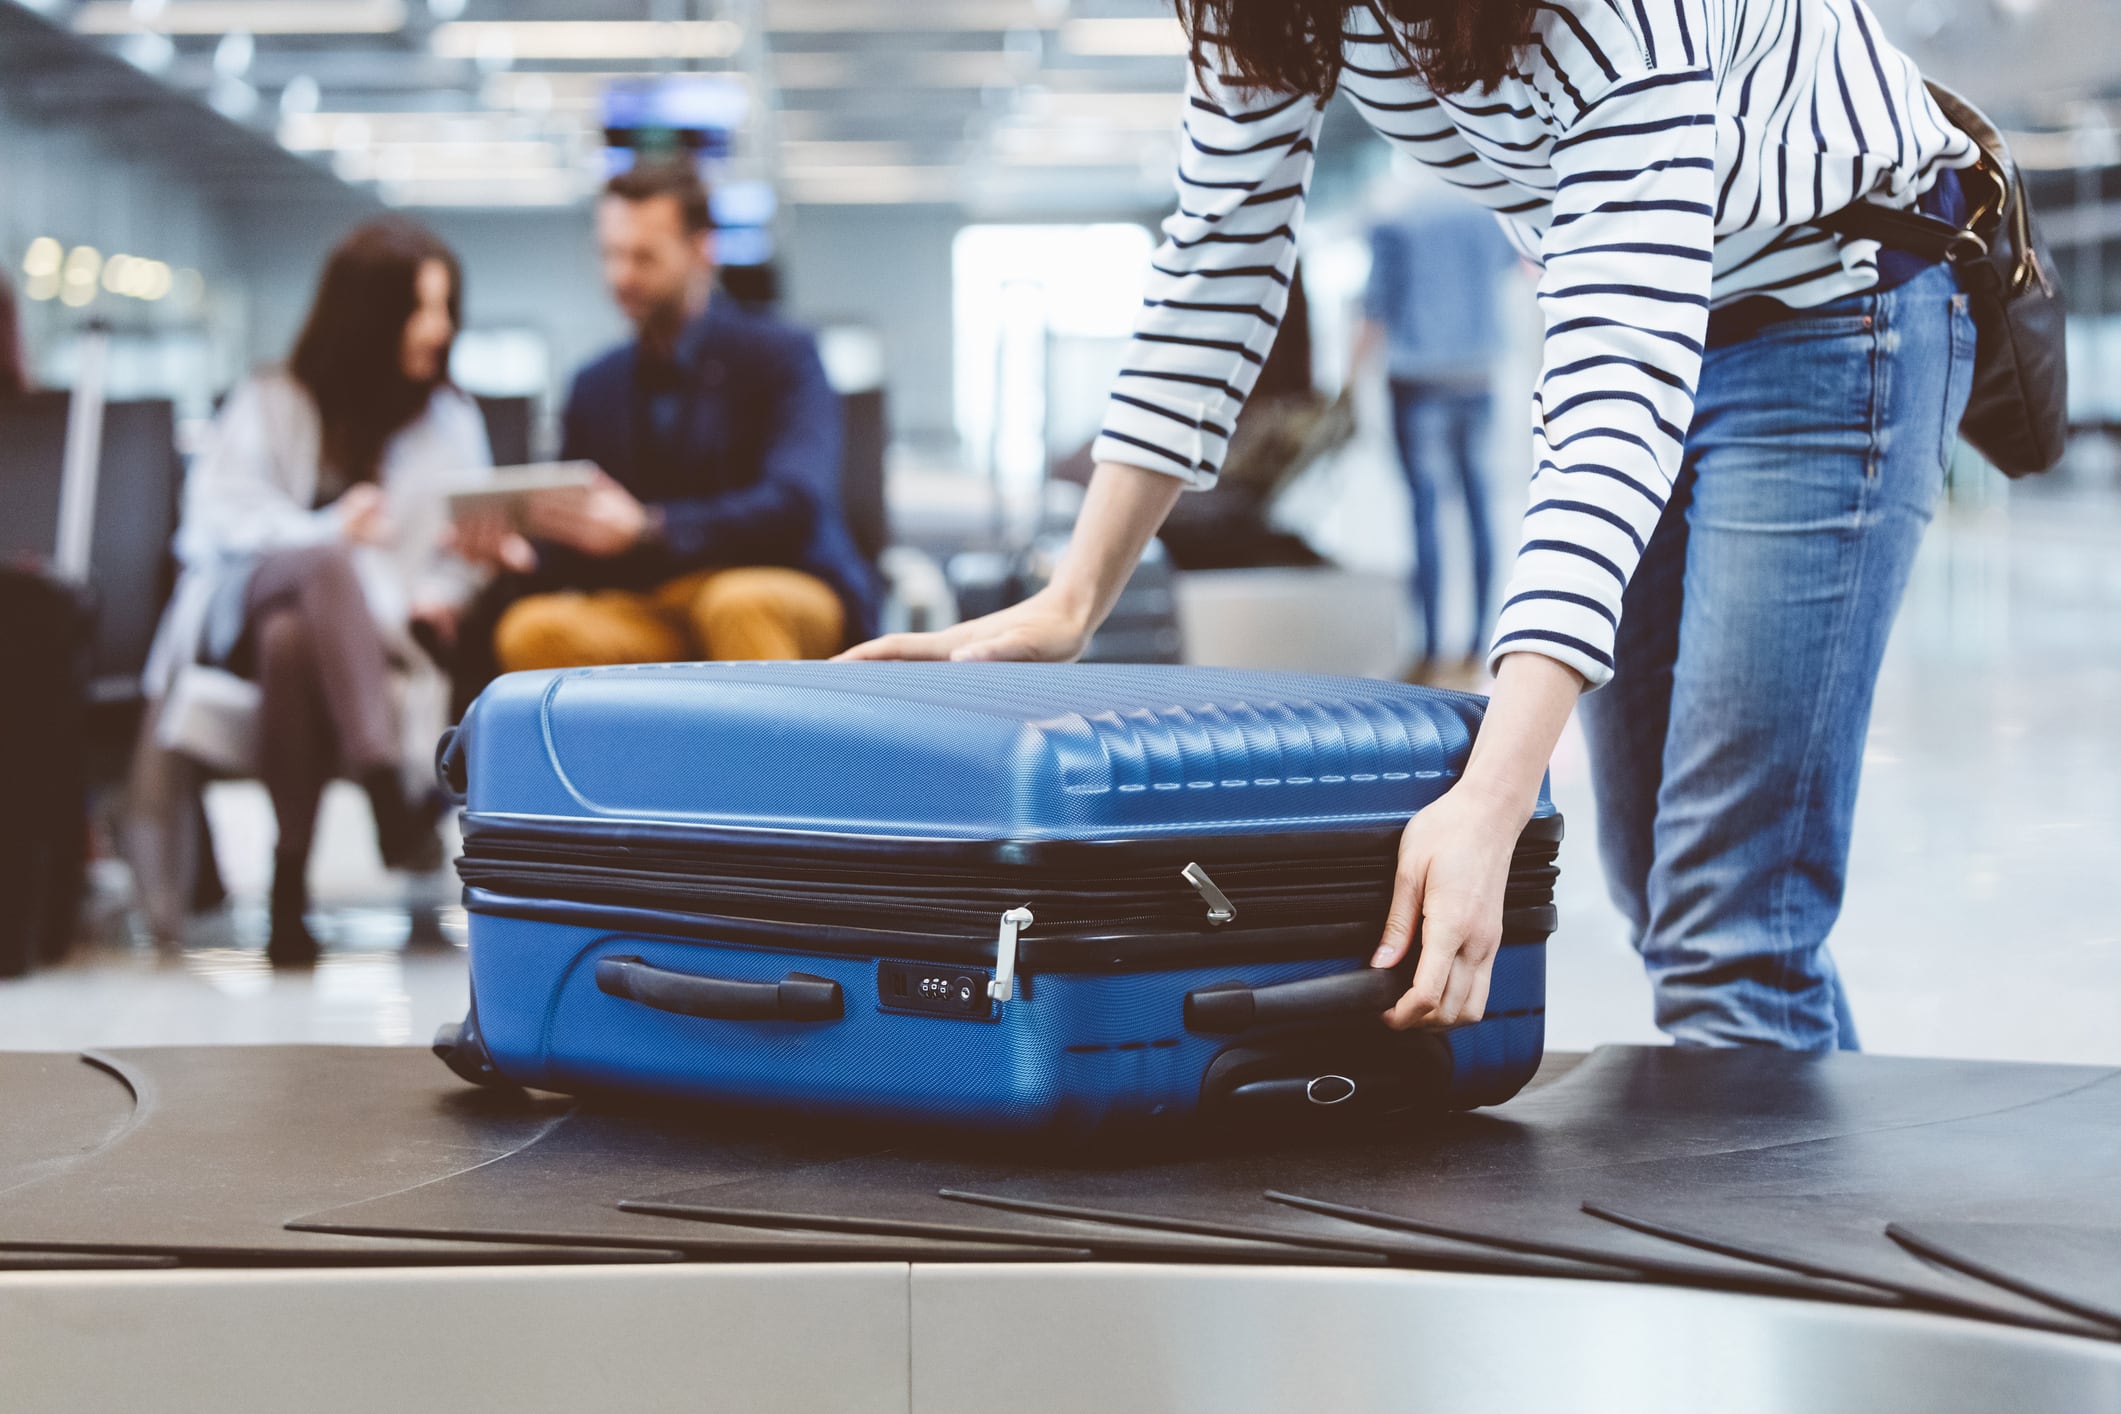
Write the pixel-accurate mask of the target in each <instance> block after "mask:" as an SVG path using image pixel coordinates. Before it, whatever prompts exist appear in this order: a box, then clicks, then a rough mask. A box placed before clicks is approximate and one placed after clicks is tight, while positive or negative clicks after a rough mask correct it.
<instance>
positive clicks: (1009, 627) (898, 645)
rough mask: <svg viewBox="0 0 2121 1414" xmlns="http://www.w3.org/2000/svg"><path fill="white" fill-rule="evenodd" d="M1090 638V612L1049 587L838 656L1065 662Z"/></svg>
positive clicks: (861, 645)
mask: <svg viewBox="0 0 2121 1414" xmlns="http://www.w3.org/2000/svg"><path fill="white" fill-rule="evenodd" d="M1089 641H1090V626H1089V621H1088V616H1087V615H1086V614H1084V613H1083V612H1082V610H1081V609H1080V608H1079V607H1076V606H1074V605H1071V604H1069V603H1068V602H1067V601H1066V600H1064V599H1063V598H1062V597H1061V596H1060V595H1058V594H1055V593H1054V592H1053V591H1052V590H1050V589H1047V590H1041V591H1039V592H1038V593H1037V594H1034V595H1032V596H1031V597H1030V598H1029V599H1026V600H1024V602H1023V603H1021V604H1011V605H1010V606H1009V607H1008V608H1006V609H1002V610H999V611H998V612H996V613H992V614H987V615H984V616H982V617H980V618H976V619H967V620H966V621H965V622H963V623H961V624H957V625H955V626H954V627H951V628H946V629H942V630H940V631H938V632H935V633H888V634H885V635H884V636H883V637H882V638H873V639H871V640H869V642H867V643H859V644H856V645H855V646H854V647H852V648H850V649H848V650H847V651H846V652H844V653H842V654H840V657H841V659H843V660H847V661H861V660H868V659H877V658H918V659H926V660H929V661H945V660H947V661H950V662H956V663H1066V662H1071V661H1073V660H1074V659H1076V658H1079V657H1081V656H1082V652H1083V645H1084V644H1086V643H1088V642H1089Z"/></svg>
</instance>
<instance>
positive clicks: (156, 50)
mask: <svg viewBox="0 0 2121 1414" xmlns="http://www.w3.org/2000/svg"><path fill="white" fill-rule="evenodd" d="M118 57H120V58H122V59H123V60H125V62H126V63H128V64H130V65H132V66H133V67H134V68H136V69H138V70H139V71H140V72H141V73H143V74H159V73H161V72H162V71H163V70H164V69H166V68H168V67H169V66H170V63H171V61H172V60H174V59H175V58H176V57H177V46H176V45H174V44H172V43H170V39H169V36H168V35H166V34H156V33H155V32H153V31H152V30H142V31H140V32H139V33H138V34H128V35H126V36H125V37H124V38H123V39H121V40H119V41H118Z"/></svg>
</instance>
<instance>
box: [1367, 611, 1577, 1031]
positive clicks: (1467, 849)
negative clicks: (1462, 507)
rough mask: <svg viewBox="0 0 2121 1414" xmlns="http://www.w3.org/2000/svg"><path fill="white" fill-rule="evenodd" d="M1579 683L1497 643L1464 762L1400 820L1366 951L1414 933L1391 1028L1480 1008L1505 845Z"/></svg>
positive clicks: (1510, 846) (1510, 843)
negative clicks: (1387, 895)
mask: <svg viewBox="0 0 2121 1414" xmlns="http://www.w3.org/2000/svg"><path fill="white" fill-rule="evenodd" d="M1582 691H1583V679H1582V678H1581V677H1579V676H1578V675H1577V673H1576V670H1575V669H1573V668H1570V667H1568V666H1567V665H1565V664H1563V663H1560V662H1557V661H1556V660H1555V659H1552V658H1547V657H1543V656H1541V655H1540V654H1538V653H1508V654H1505V655H1504V656H1503V659H1502V663H1501V665H1500V666H1499V667H1498V668H1497V670H1496V673H1495V690H1494V691H1493V692H1492V693H1491V694H1490V695H1489V697H1488V710H1487V715H1486V716H1485V717H1484V718H1483V719H1482V720H1481V724H1480V732H1479V735H1477V736H1476V737H1475V738H1474V740H1473V752H1472V755H1471V756H1469V757H1468V758H1467V760H1466V767H1465V773H1464V774H1463V775H1462V776H1461V777H1460V778H1459V781H1458V784H1457V785H1455V786H1453V787H1451V789H1449V790H1447V791H1445V792H1444V793H1443V795H1442V796H1441V797H1440V798H1439V799H1438V800H1437V801H1436V803H1435V804H1433V805H1430V806H1428V807H1426V808H1425V809H1423V810H1422V812H1421V813H1420V814H1418V815H1416V816H1415V817H1414V818H1413V819H1412V820H1411V821H1409V822H1408V824H1407V831H1406V833H1405V834H1404V835H1402V836H1401V837H1400V842H1399V874H1398V877H1397V878H1396V879H1395V880H1394V882H1393V886H1392V911H1391V912H1390V913H1389V914H1387V915H1386V917H1385V935H1384V941H1383V942H1382V943H1380V944H1379V945H1378V948H1377V954H1376V956H1374V957H1372V958H1371V959H1370V965H1371V966H1372V967H1393V966H1396V965H1398V963H1399V962H1400V961H1401V960H1402V959H1404V958H1405V957H1406V955H1407V949H1408V948H1410V947H1412V946H1414V945H1415V943H1416V942H1417V941H1419V943H1420V946H1421V960H1420V961H1419V962H1417V963H1416V964H1415V965H1414V985H1413V986H1412V987H1411V988H1409V989H1408V991H1407V994H1406V995H1405V996H1403V997H1401V998H1400V999H1399V1002H1398V1004H1397V1005H1395V1006H1394V1007H1393V1008H1392V1009H1391V1010H1390V1011H1388V1012H1386V1013H1385V1024H1386V1025H1387V1026H1390V1027H1392V1028H1393V1029H1394V1030H1396V1031H1405V1030H1407V1029H1409V1028H1411V1027H1415V1026H1420V1027H1425V1028H1429V1029H1433V1030H1442V1029H1443V1028H1444V1027H1447V1026H1463V1025H1465V1024H1466V1023H1468V1022H1473V1021H1478V1020H1480V1018H1481V1016H1482V1015H1483V1014H1484V1013H1485V1012H1486V1011H1487V1006H1488V977H1489V975H1490V974H1491V973H1492V972H1493V971H1494V969H1495V950H1496V949H1497V948H1498V947H1500V946H1501V945H1502V902H1503V891H1504V890H1505V889H1506V888H1508V886H1509V882H1510V856H1511V854H1512V853H1514V852H1515V851H1516V848H1517V837H1518V835H1519V834H1520V833H1522V832H1523V830H1524V826H1525V821H1527V820H1529V819H1530V818H1531V817H1532V811H1533V809H1534V808H1535V807H1536V806H1537V804H1538V802H1539V788H1540V782H1541V780H1542V779H1544V777H1545V775H1546V769H1547V759H1548V758H1549V757H1551V756H1552V755H1553V754H1554V743H1555V742H1556V741H1558V740H1559V739H1560V737H1561V729H1562V727H1563V726H1565V725H1566V724H1567V722H1568V720H1569V713H1570V712H1571V711H1573V710H1574V709H1575V706H1576V698H1577V696H1578V695H1579V694H1580V693H1581V692H1582Z"/></svg>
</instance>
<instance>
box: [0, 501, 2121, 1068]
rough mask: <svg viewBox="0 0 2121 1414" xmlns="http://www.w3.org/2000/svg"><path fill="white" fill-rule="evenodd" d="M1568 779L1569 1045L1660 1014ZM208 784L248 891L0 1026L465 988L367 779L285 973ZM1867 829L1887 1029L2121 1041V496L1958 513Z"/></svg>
mask: <svg viewBox="0 0 2121 1414" xmlns="http://www.w3.org/2000/svg"><path fill="white" fill-rule="evenodd" d="M1554 788H1555V794H1556V796H1557V798H1558V800H1559V802H1560V804H1561V806H1562V808H1563V810H1564V811H1565V812H1567V814H1568V815H1569V817H1570V822H1571V834H1570V839H1569V843H1568V845H1567V847H1566V850H1565V852H1564V855H1563V881H1564V882H1563V886H1562V898H1561V903H1562V918H1563V925H1562V930H1561V932H1560V934H1559V935H1558V936H1557V937H1556V939H1555V940H1554V946H1553V952H1552V993H1553V996H1552V1012H1551V1019H1550V1038H1549V1039H1550V1044H1552V1045H1553V1046H1555V1047H1557V1048H1571V1049H1573V1048H1580V1047H1586V1046H1590V1045H1594V1044H1597V1043H1599V1042H1605V1041H1652V1040H1655V1039H1657V1033H1656V1031H1655V1030H1654V1028H1653V1027H1652V1026H1651V1024H1650V1021H1649V994H1648V989H1647V987H1646V986H1645V984H1644V983H1643V980H1642V977H1641V974H1640V972H1639V970H1638V968H1637V965H1636V962H1635V959H1634V957H1633V955H1632V953H1631V952H1630V951H1629V950H1628V947H1627V943H1626V940H1625V938H1624V937H1623V935H1622V932H1621V928H1620V924H1619V920H1618V918H1617V915H1615V914H1614V912H1613V911H1612V909H1611V907H1610V906H1609V905H1608V904H1607V903H1606V901H1605V899H1604V897H1603V894H1602V891H1601V885H1600V883H1599V879H1598V874H1597V866H1596V859H1595V852H1594V851H1595V841H1594V840H1593V838H1592V831H1591V828H1590V824H1591V811H1590V798H1589V781H1588V771H1587V766H1586V763H1585V761H1584V758H1583V749H1582V744H1581V741H1580V740H1579V739H1577V738H1576V737H1574V736H1573V735H1572V736H1571V737H1570V738H1569V739H1568V740H1567V741H1565V742H1564V744H1563V747H1562V750H1561V752H1560V754H1559V756H1558V757H1557V759H1556V761H1555V764H1554ZM213 808H214V810H215V814H216V823H217V829H218V832H219V835H220V842H221V845H222V848H223V852H224V859H225V865H226V868H227V871H228V873H229V875H230V879H231V883H232V885H233V887H234V888H235V889H236V891H237V893H238V895H239V898H241V899H244V900H249V902H245V903H242V904H240V905H239V907H237V908H236V909H235V910H233V911H232V913H231V914H230V915H229V917H227V918H226V919H224V920H221V921H220V922H219V923H218V924H217V925H215V927H214V928H211V929H209V930H208V933H209V934H212V933H215V932H217V933H218V934H219V936H218V939H216V938H214V937H211V936H207V937H202V938H201V940H200V945H199V946H198V947H196V948H195V949H194V950H192V951H191V952H189V953H188V954H187V955H186V956H184V957H183V958H181V959H173V960H163V959H158V958H156V957H155V956H154V955H152V954H151V953H145V952H139V951H134V950H131V949H126V948H118V947H113V946H109V945H106V946H103V947H99V948H95V949H90V950H87V951H85V952H84V953H83V954H82V955H81V956H79V957H78V958H77V959H76V960H75V961H74V962H72V963H70V964H68V965H67V966H64V967H60V968H56V969H52V970H49V971H46V972H43V973H39V974H37V975H36V976H34V977H32V978H30V979H27V980H24V981H17V982H5V983H0V1046H5V1047H8V1048H54V1049H57V1048H67V1049H71V1048H76V1047H85V1046H119V1045H146V1044H170V1043H186V1042H202V1041H246V1042H267V1041H328V1042H349V1043H351V1042H365V1043H387V1044H401V1043H403V1044H417V1043H421V1042H424V1041H425V1040H426V1039H427V1038H428V1037H429V1036H430V1035H431V1034H432V1033H433V1031H434V1028H435V1026H436V1025H437V1024H439V1023H440V1022H442V1021H444V1020H447V1019H452V1018H454V1017H455V1016H457V1015H459V1014H460V1013H461V1011H462V1008H463V1003H464V995H465V986H464V964H463V955H462V953H461V951H460V950H459V948H458V946H457V945H456V943H455V942H454V941H452V939H453V938H455V937H458V936H460V935H461V928H460V924H459V922H458V920H456V919H454V918H453V917H452V916H450V915H448V914H446V913H445V915H444V917H443V920H442V922H443V926H442V928H441V930H440V932H439V935H438V936H432V937H429V938H427V939H425V940H422V941H416V942H414V943H413V945H411V946H408V945H407V937H408V934H409V933H410V931H411V929H410V927H409V925H408V923H407V916H406V913H405V911H404V908H403V907H402V903H403V901H404V900H405V899H406V898H407V897H419V896H421V895H422V894H423V892H424V896H426V897H428V898H433V897H436V896H438V894H439V893H446V891H447V885H446V882H445V881H439V880H438V881H427V882H424V883H416V884H414V885H411V886H407V885H405V884H403V883H398V882H393V881H392V880H390V878H389V877H388V876H387V875H384V874H382V873H381V871H380V870H379V868H378V867H377V866H376V864H375V861H374V855H373V847H372V845H371V844H370V843H369V842H368V838H367V835H366V832H365V831H364V829H363V828H362V820H361V806H360V800H359V798H358V796H356V795H354V794H352V793H351V792H350V790H347V791H346V793H343V794H335V795H334V796H333V798H332V799H331V801H330V804H329V806H328V818H327V823H326V830H325V837H324V849H323V857H322V858H321V860H320V864H319V870H318V894H319V898H320V901H321V902H323V903H324V904H325V905H327V907H326V910H325V917H324V919H323V930H324V931H327V932H328V933H329V935H330V936H329V941H330V942H331V943H332V945H333V946H332V951H331V954H330V955H329V956H328V957H327V959H326V960H325V962H324V964H323V965H322V966H320V967H319V968H318V969H317V970H316V972H315V973H314V974H309V975H295V976H276V975H273V974H272V973H271V972H270V971H269V970H268V969H266V968H265V966H264V965H263V962H262V959H261V958H260V957H259V955H258V952H257V948H258V947H259V945H260V942H261V938H260V933H261V931H262V923H263V920H262V918H261V917H260V916H259V913H260V911H259V909H258V907H257V905H256V903H255V899H256V898H257V897H258V895H259V893H260V891H261V890H262V887H263V882H264V881H263V879H262V877H261V874H260V870H259V865H258V861H259V860H260V859H262V857H263V854H264V846H265V841H266V837H267V831H268V830H269V828H270V827H269V823H268V819H267V816H266V813H265V809H264V803H263V800H262V798H261V797H260V796H259V795H258V794H257V793H256V791H255V790H254V789H253V788H245V787H224V788H222V789H221V790H220V792H219V793H218V794H217V797H216V799H215V800H214V802H213ZM1856 833H1857V838H1856V846H1855V856H1854V860H1853V863H1852V870H1851V872H1852V883H1851V887H1850V890H1849V897H1848V901H1847V906H1846V910H1845V913H1844V916H1843V921H1842V925H1841V927H1840V929H1839V930H1838V932H1837V933H1836V940H1835V947H1836V951H1837V953H1838V955H1839V957H1840V960H1841V965H1842V968H1843V971H1844V973H1845V975H1846V977H1847V980H1848V984H1849V987H1850V989H1851V992H1852V994H1853V996H1854V998H1855V1004H1856V1008H1857V1015H1858V1019H1859V1021H1860V1023H1861V1024H1862V1027H1863V1030H1864V1034H1865V1040H1866V1044H1867V1045H1868V1046H1869V1047H1870V1048H1871V1049H1873V1050H1878V1051H1888V1052H1900V1053H1906V1054H1931V1055H1969V1056H1987V1057H1996V1058H2014V1059H2028V1060H2030V1059H2041V1060H2067V1061H2083V1062H2094V1061H2096V1062H2103V1063H2108V1064H2113V1063H2121V915H2117V912H2116V895H2117V893H2121V514H2117V513H2116V511H2114V510H2113V509H2111V508H2107V507H2103V506H2091V507H2088V508H2058V507H2040V506H2037V505H2021V506H2020V507H2019V508H2018V509H2017V510H2016V511H2015V512H2014V514H2012V515H2011V516H2010V517H2008V518H2004V517H2002V516H2001V515H2000V514H1997V513H1994V512H1989V513H1958V514H1956V515H1955V516H1953V517H1951V518H1948V519H1946V520H1943V521H1940V523H1939V524H1938V526H1937V528H1936V529H1935V530H1934V531H1933V532H1932V534H1931V537H1930V540H1929V543H1928V545H1927V547H1926V549H1925V551H1924V556H1923V559H1922V561H1921V564H1920V567H1919V570H1918V578H1917V582H1916V585H1915V588H1914V591H1913V593H1912V596H1911V598H1910V602H1909V604H1908V607H1907V610H1906V612H1905V614H1904V615H1903V617H1902V620H1901V623H1900V627H1899V629H1898V631H1897V633H1896V636H1895V640H1894V644H1893V649H1892V653H1891V656H1890V659H1889V662H1888V665H1887V669H1886V674H1885V680H1884V683H1883V685H1882V688H1881V692H1880V698H1879V702H1878V708H1877V714H1876V719H1875V723H1874V728H1873V732H1872V741H1871V748H1870V753H1869V769H1868V775H1867V777H1866V780H1865V785H1864V795H1863V800H1862V804H1861V807H1860V810H1859V816H1858V823H1857V832H1856ZM408 887H409V888H410V890H411V892H410V894H408ZM104 931H105V933H106V934H108V933H112V932H115V931H117V930H115V929H110V928H106V929H105V930H104Z"/></svg>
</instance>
